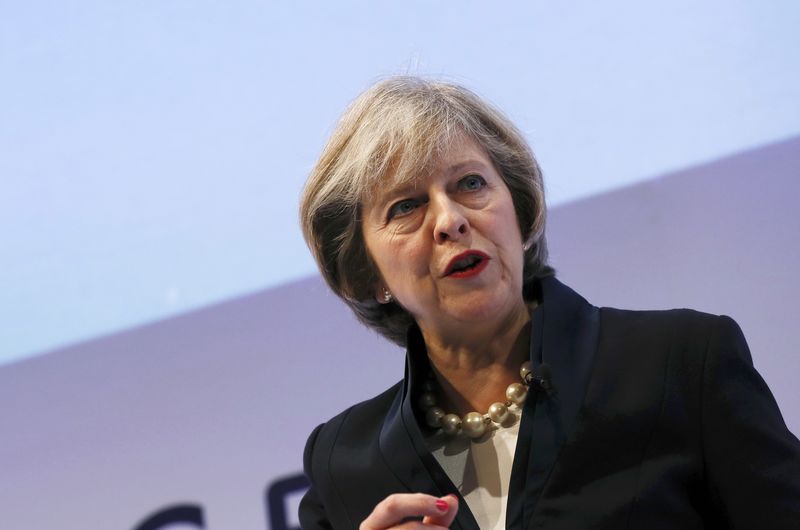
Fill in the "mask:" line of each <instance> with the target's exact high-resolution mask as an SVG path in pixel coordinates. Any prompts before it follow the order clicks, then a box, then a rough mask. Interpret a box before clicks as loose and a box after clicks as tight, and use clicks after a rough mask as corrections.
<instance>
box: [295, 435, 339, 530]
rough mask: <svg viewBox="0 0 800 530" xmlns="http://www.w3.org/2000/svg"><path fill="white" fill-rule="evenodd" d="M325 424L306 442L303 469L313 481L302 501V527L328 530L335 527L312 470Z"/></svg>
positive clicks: (313, 529)
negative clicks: (313, 457) (323, 502)
mask: <svg viewBox="0 0 800 530" xmlns="http://www.w3.org/2000/svg"><path fill="white" fill-rule="evenodd" d="M324 426H325V424H324V423H323V424H322V425H319V426H317V428H316V429H314V430H313V431H312V432H311V435H310V436H309V437H308V441H307V442H306V448H305V450H304V451H303V471H304V472H305V474H306V477H307V478H308V480H309V482H310V483H311V486H310V487H309V488H308V491H307V492H306V494H305V495H304V496H303V498H302V499H301V501H300V507H299V516H300V528H302V529H303V530H328V529H331V528H333V526H332V525H331V523H330V521H329V520H328V516H327V514H326V513H325V507H324V506H323V504H322V501H321V500H320V499H319V496H318V494H317V491H316V487H315V482H314V477H313V476H312V472H311V457H312V455H313V454H314V445H315V444H316V441H317V436H318V435H319V432H320V431H321V430H322V427H324Z"/></svg>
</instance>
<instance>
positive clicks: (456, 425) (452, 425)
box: [442, 414, 461, 435]
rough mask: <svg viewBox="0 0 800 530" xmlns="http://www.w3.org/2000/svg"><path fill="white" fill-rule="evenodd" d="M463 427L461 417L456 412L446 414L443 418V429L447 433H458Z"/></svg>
mask: <svg viewBox="0 0 800 530" xmlns="http://www.w3.org/2000/svg"><path fill="white" fill-rule="evenodd" d="M460 428H461V418H459V417H458V416H456V415H455V414H445V416H444V417H443V418H442V430H443V431H444V433H445V434H450V435H453V434H457V433H458V430H459V429H460Z"/></svg>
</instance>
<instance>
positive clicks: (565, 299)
mask: <svg viewBox="0 0 800 530" xmlns="http://www.w3.org/2000/svg"><path fill="white" fill-rule="evenodd" d="M538 288H539V289H540V291H539V293H538V294H537V297H538V298H539V300H540V305H539V306H538V307H537V309H536V311H535V312H534V314H533V318H532V320H533V323H532V333H531V336H532V339H531V356H532V359H531V360H532V362H533V364H534V369H535V368H536V367H537V366H538V365H539V364H540V363H541V362H546V363H547V364H549V365H550V367H551V372H552V382H553V385H554V387H555V389H556V393H555V394H554V395H549V396H548V395H547V394H544V393H538V394H534V395H531V396H529V398H528V400H527V401H526V403H525V407H524V410H523V416H522V420H521V424H520V433H519V438H518V441H517V449H516V452H515V455H514V463H513V469H512V473H511V478H510V480H511V484H510V494H509V498H508V505H507V519H506V521H507V528H514V529H534V528H546V529H549V530H556V529H570V530H575V529H585V528H592V529H612V528H613V529H617V528H630V529H646V530H653V529H667V528H669V529H692V528H747V529H772V528H774V529H778V528H780V529H787V528H800V442H798V440H797V438H796V437H795V436H793V435H792V434H791V433H790V432H789V431H788V429H787V428H786V425H785V424H784V422H783V419H782V417H781V414H780V412H779V410H778V406H777V404H776V403H775V400H774V398H773V397H772V394H771V393H770V391H769V389H768V388H767V386H766V384H765V383H764V381H763V380H762V378H761V377H760V376H759V375H758V373H757V372H756V371H755V369H754V368H753V364H752V360H751V357H750V352H749V351H748V349H747V344H746V343H745V340H744V337H743V336H742V333H741V330H740V329H739V327H738V326H737V325H736V323H735V322H734V321H733V320H731V319H730V318H728V317H724V316H723V317H717V316H712V315H708V314H703V313H698V312H695V311H689V310H673V311H621V310H618V309H609V308H597V307H594V306H591V305H590V304H588V303H587V302H586V301H585V300H584V299H583V298H581V297H580V296H579V295H578V294H577V293H575V292H574V291H572V290H571V289H569V288H568V287H566V286H565V285H563V284H561V283H560V282H558V281H557V280H556V279H555V278H546V279H543V280H541V282H540V283H539V285H538ZM426 371H427V355H426V354H425V346H424V343H423V342H422V338H421V336H420V335H419V332H418V331H416V332H413V333H411V334H410V336H409V348H408V361H407V365H406V376H405V378H404V379H403V380H402V381H401V382H400V383H398V384H397V385H395V386H394V387H392V388H390V389H389V390H387V391H386V392H384V393H383V394H381V395H379V396H377V397H375V398H373V399H370V400H368V401H365V402H363V403H360V404H358V405H355V406H353V407H351V408H349V409H348V410H346V411H345V412H343V413H341V414H340V415H338V416H336V417H335V418H333V419H331V420H330V421H328V422H327V423H325V424H323V425H320V426H319V427H318V428H317V429H316V430H314V432H313V433H312V434H311V436H310V438H309V440H308V444H307V446H306V450H305V454H304V464H305V472H306V475H307V476H308V478H309V479H310V481H311V484H312V485H311V488H310V489H309V491H308V493H307V494H306V495H305V497H304V498H303V500H302V501H301V503H300V523H301V525H302V527H303V528H305V529H319V528H357V527H358V525H359V524H360V523H361V521H362V520H364V519H365V518H366V517H367V515H369V513H370V512H371V511H372V509H373V508H374V507H375V505H376V504H377V503H378V502H380V501H381V500H382V499H383V498H385V497H386V496H387V495H389V494H391V493H398V492H423V493H429V494H431V495H436V496H440V495H444V494H446V493H454V494H456V495H458V491H457V489H456V487H455V486H454V485H453V484H452V482H451V481H450V480H449V478H448V477H447V475H446V474H445V473H444V471H443V470H442V469H441V467H440V466H439V465H438V463H437V462H436V460H435V459H434V458H433V457H432V455H431V454H430V452H429V451H428V449H427V447H426V445H425V440H424V435H423V432H422V431H421V430H420V427H419V424H424V422H419V423H418V421H417V420H416V417H417V416H416V415H417V414H419V411H417V410H415V409H416V406H415V405H414V404H415V403H416V402H417V401H418V400H417V397H418V395H419V393H420V389H419V386H420V381H421V380H423V378H424V374H425V373H426ZM459 499H460V501H461V503H460V508H459V512H458V516H457V517H456V520H455V521H454V523H453V525H452V528H462V529H475V528H477V524H476V523H475V520H474V518H473V516H472V514H471V513H470V511H469V508H468V507H467V505H466V503H465V502H464V501H463V498H461V497H460V496H459Z"/></svg>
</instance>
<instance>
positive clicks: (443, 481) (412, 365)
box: [379, 326, 479, 530]
mask: <svg viewBox="0 0 800 530" xmlns="http://www.w3.org/2000/svg"><path fill="white" fill-rule="evenodd" d="M427 369H428V363H427V352H426V350H425V344H424V341H423V340H422V336H421V334H420V333H419V330H418V329H416V326H412V328H411V330H410V331H409V340H408V353H407V355H406V373H405V378H404V383H403V387H402V391H401V392H398V394H397V397H396V398H395V401H394V403H393V404H392V407H391V409H390V411H389V414H387V415H386V418H385V420H384V422H383V426H382V427H381V433H380V441H379V443H380V448H381V452H382V453H383V454H384V457H385V462H386V464H387V465H388V466H389V468H390V469H391V470H392V472H393V473H394V475H395V476H396V477H397V479H398V480H399V481H400V482H401V483H402V484H403V486H405V488H406V489H407V490H408V492H414V493H427V494H429V495H434V496H437V497H441V496H443V495H446V494H448V493H452V494H454V495H456V496H457V497H458V498H459V510H458V515H456V519H455V521H453V524H452V525H451V528H456V529H459V530H479V528H478V525H477V523H476V522H475V518H474V517H473V516H472V513H471V512H470V511H469V509H468V508H467V504H466V502H464V499H463V498H462V497H461V494H460V493H459V492H458V489H457V488H456V487H455V485H453V483H452V481H451V480H450V478H449V477H448V476H447V474H446V473H445V472H444V470H443V469H442V468H441V466H440V465H439V463H438V462H436V459H435V458H434V457H433V455H432V454H431V453H430V451H429V450H428V446H427V444H426V443H425V438H424V436H423V435H422V432H421V431H420V429H419V426H418V425H417V421H416V418H415V416H414V410H413V406H412V404H413V401H414V396H415V393H414V392H413V391H412V389H415V388H418V386H419V385H418V382H419V380H420V378H424V377H425V373H426V371H427Z"/></svg>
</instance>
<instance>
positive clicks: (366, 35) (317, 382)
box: [0, 0, 800, 530]
mask: <svg viewBox="0 0 800 530" xmlns="http://www.w3.org/2000/svg"><path fill="white" fill-rule="evenodd" d="M798 27H800V4H798V3H797V2H793V1H790V0H776V1H773V2H756V1H754V0H750V1H737V0H728V1H725V2H722V1H716V0H714V1H708V2H702V3H697V2H690V1H688V0H677V1H672V2H656V3H652V2H651V3H642V2H634V1H632V0H617V1H610V2H603V3H597V2H589V1H575V2H569V3H567V4H564V3H560V4H553V3H545V2H503V3H500V4H489V3H486V2H475V1H462V2H431V1H427V2H426V1H417V0H412V1H408V2H404V3H403V4H378V3H375V2H366V1H362V2H356V1H346V2H341V1H340V2H302V1H301V2H284V3H278V2H268V1H255V0H232V1H229V2H225V3H220V2H210V1H203V0H200V1H197V0H195V1H186V0H173V1H166V2H165V1H158V2H155V1H138V2H130V1H128V2H112V3H109V2H100V1H91V0H75V1H69V2H55V1H39V0H31V1H29V2H24V3H6V5H4V6H3V9H2V16H0V71H2V83H0V97H1V98H2V105H0V182H1V183H2V186H0V288H2V293H3V294H2V296H0V319H1V320H2V322H3V326H2V328H1V329H2V331H0V364H2V366H0V398H2V399H3V402H4V403H5V404H6V406H5V407H4V409H5V411H4V412H3V413H0V432H2V433H3V435H2V441H0V468H2V469H4V470H5V471H4V473H3V475H4V477H3V478H0V504H2V505H3V512H4V513H5V514H6V515H4V518H5V519H6V520H8V521H10V523H8V524H10V526H9V528H12V527H13V528H18V529H31V530H33V529H37V530H39V529H41V528H50V527H58V528H66V529H70V528H75V529H78V528H80V529H86V528H98V529H100V528H102V529H106V528H134V527H136V525H137V524H140V523H142V521H145V520H146V519H147V517H148V515H149V514H156V513H162V512H165V510H167V508H169V507H170V506H189V507H194V508H196V510H195V511H194V512H191V513H194V514H195V515H197V514H198V513H199V514H200V515H201V518H200V519H197V518H196V517H195V522H194V523H190V522H189V521H190V518H189V517H188V516H187V518H186V519H185V521H184V524H185V525H191V526H187V527H192V528H195V527H202V528H211V529H213V528H220V529H222V528H237V529H242V530H251V529H253V530H254V529H257V528H258V529H262V528H282V526H281V524H283V525H284V526H283V527H286V528H290V527H293V526H294V525H296V517H295V516H294V514H293V511H294V508H293V506H294V504H292V503H296V497H297V491H300V490H301V486H302V483H301V482H292V481H291V479H292V478H293V477H296V475H297V473H298V472H299V471H300V454H301V452H302V446H303V443H304V440H305V436H306V435H307V433H308V432H309V431H310V429H311V428H313V426H314V425H316V424H318V423H319V422H321V421H324V420H325V419H326V418H328V417H330V416H331V415H332V414H334V413H336V412H337V411H338V410H341V409H342V408H343V407H344V406H346V405H348V404H350V403H352V402H354V401H357V400H361V399H365V398H368V397H370V396H371V395H374V394H375V393H377V392H379V391H380V390H381V389H383V388H385V387H386V386H387V385H388V384H390V383H392V382H393V381H395V380H397V379H398V378H399V377H401V375H402V352H397V351H396V348H394V347H392V346H390V345H388V344H385V343H383V342H382V341H381V340H380V339H378V338H376V337H375V335H374V334H372V333H371V332H368V331H365V330H363V329H361V328H360V327H359V326H358V325H357V324H356V323H355V321H354V319H353V318H352V317H351V316H350V315H349V314H348V313H346V310H345V309H344V308H343V307H342V306H341V305H340V304H339V302H338V301H337V300H335V299H334V298H333V297H332V296H331V295H329V294H327V292H326V291H325V289H324V287H323V286H322V285H321V283H320V282H319V280H318V278H317V272H316V267H315V265H314V263H313V261H312V259H311V257H310V254H309V253H308V251H307V249H306V247H305V244H304V242H303V240H302V237H301V234H300V229H299V224H298V220H297V205H298V196H299V193H300V190H301V188H302V185H303V183H304V180H305V177H306V176H307V174H308V172H309V170H310V169H311V167H312V165H313V164H314V162H315V160H316V157H317V155H318V154H319V152H320V151H321V149H322V147H323V145H324V142H325V141H326V138H327V136H328V135H329V133H330V132H331V130H332V129H333V127H334V125H335V123H336V120H337V118H338V116H339V115H340V114H341V112H342V111H343V110H344V108H345V107H346V105H347V104H348V102H349V101H351V100H352V99H353V98H354V97H355V96H356V95H357V94H358V93H359V92H361V91H362V90H364V89H365V88H366V87H368V86H369V85H371V84H372V83H374V82H375V81H377V80H379V79H382V78H384V77H386V76H388V75H393V74H412V75H423V76H433V77H436V78H441V79H446V80H450V81H454V82H457V83H460V84H463V85H465V86H467V87H469V88H471V89H472V90H474V91H476V92H477V93H478V94H480V95H481V96H483V97H485V98H486V99H488V100H489V101H491V102H493V103H495V104H496V105H497V106H499V107H500V108H501V109H503V110H504V111H505V112H506V113H507V114H508V115H509V116H510V117H511V119H512V121H514V122H515V123H516V124H517V125H518V126H519V127H520V129H521V130H522V131H523V132H524V133H525V135H526V136H527V138H528V140H529V141H530V143H531V145H532V147H533V149H534V152H535V153H536V155H537V157H538V159H539V162H540V164H541V166H542V167H543V169H544V173H545V181H546V190H547V195H548V203H549V207H550V209H551V219H550V231H549V237H550V242H551V247H552V254H553V261H554V264H555V266H556V268H557V269H558V270H559V271H560V277H561V278H562V279H563V280H564V281H565V282H567V283H568V284H570V285H571V286H573V287H575V288H576V289H577V290H578V291H579V292H581V293H582V294H584V295H585V296H587V298H589V300H590V301H592V302H593V303H596V304H597V305H618V306H626V307H642V308H645V307H646V308H654V307H655V308H657V307H673V306H691V307H696V308H698V309H702V310H707V311H712V312H715V313H727V314H730V315H732V316H733V317H734V318H736V319H737V321H739V323H740V324H741V325H742V327H743V329H744V331H745V334H746V336H747V337H748V339H749V340H750V344H751V347H752V349H753V355H754V359H755V363H756V366H757V367H758V368H759V369H760V370H761V371H762V373H763V374H764V376H765V378H766V379H767V382H768V383H769V384H770V385H771V387H772V388H773V391H774V392H775V394H776V397H777V399H778V402H779V404H780V405H781V407H782V410H783V411H784V415H785V416H786V417H787V422H788V423H789V425H790V427H792V428H793V430H794V431H795V432H797V430H798V429H799V428H800V410H797V409H796V408H795V409H789V408H788V407H790V405H789V404H790V403H791V402H792V401H796V398H797V394H796V390H794V386H796V385H794V384H793V383H792V382H791V381H790V380H789V375H790V374H791V373H797V370H798V369H800V363H799V362H798V361H797V360H795V356H794V355H793V353H794V352H795V351H796V349H797V348H796V345H797V339H796V338H795V337H794V336H793V335H790V333H789V330H790V329H791V327H793V326H794V325H796V322H797V320H798V317H800V311H798V309H797V308H796V304H794V300H795V299H796V298H797V297H798V296H800V282H798V280H797V278H796V271H797V267H800V255H799V252H800V251H799V250H798V248H800V235H798V234H800V221H799V220H798V219H799V218H798V216H797V214H796V197H797V196H798V193H800V181H798V178H800V171H798V169H797V168H798V167H800V166H798V162H800V104H798V101H800V54H798V53H797V50H798V48H799V45H800V37H798V33H797V28H798ZM334 338H335V340H333V339H334ZM364 373H368V374H370V376H369V378H365V377H363V374H364ZM321 374H326V376H325V377H321ZM321 398H323V399H321ZM287 399H288V400H289V403H290V404H291V405H292V406H293V409H292V410H288V411H287V410H285V407H276V405H275V403H278V402H285V401H286V400H287ZM793 406H794V407H796V405H793ZM275 408H279V409H280V410H277V411H276V410H275ZM283 479H287V480H288V482H285V483H283V482H281V480H283ZM275 484H278V485H279V487H278V489H280V487H284V486H285V492H286V495H285V496H283V497H281V496H280V495H282V494H280V495H279V494H275V495H277V496H274V498H279V499H281V500H280V502H278V501H275V502H276V503H277V504H274V505H273V506H272V509H271V510H270V505H269V495H268V491H269V490H270V488H271V487H273V486H275ZM280 484H284V486H280ZM286 484H288V485H286ZM273 491H274V489H273ZM281 491H284V490H281ZM43 499H44V501H43ZM43 502H45V504H46V505H47V506H48V507H49V508H48V509H47V510H41V509H40V507H41V506H42V505H43ZM12 506H13V508H11V507H12ZM198 510H199V511H198ZM281 510H283V513H284V515H282V517H283V519H280V517H278V516H277V515H276V513H277V512H278V511H281ZM167 511H168V510H167ZM182 513H184V514H186V513H189V512H182ZM166 520H167V519H162V522H163V521H166ZM175 521H179V519H175ZM281 521H283V522H281ZM142 524H143V523H142ZM164 524H166V523H164ZM175 524H178V523H175ZM270 525H271V526H270ZM173 526H175V525H173ZM139 527H140V528H144V526H139ZM161 527H165V526H163V525H162V526H160V527H159V526H156V523H153V525H151V526H150V527H149V528H151V529H154V528H161ZM176 528H177V527H176Z"/></svg>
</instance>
